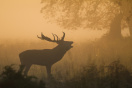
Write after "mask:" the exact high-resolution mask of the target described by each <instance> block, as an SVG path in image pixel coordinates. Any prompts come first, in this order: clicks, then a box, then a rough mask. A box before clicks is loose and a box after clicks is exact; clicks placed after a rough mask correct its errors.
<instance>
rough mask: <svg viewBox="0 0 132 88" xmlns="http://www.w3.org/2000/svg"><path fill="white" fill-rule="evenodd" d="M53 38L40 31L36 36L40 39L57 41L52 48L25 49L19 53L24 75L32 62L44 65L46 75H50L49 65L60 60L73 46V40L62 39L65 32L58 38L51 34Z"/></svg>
mask: <svg viewBox="0 0 132 88" xmlns="http://www.w3.org/2000/svg"><path fill="white" fill-rule="evenodd" d="M52 35H53V37H54V40H52V39H51V38H49V37H47V36H44V35H43V33H41V37H39V36H37V37H38V38H39V39H41V40H46V41H49V42H54V43H57V44H58V45H57V46H56V47H55V48H53V49H42V50H26V51H24V52H22V53H20V54H19V57H20V62H21V65H23V66H24V69H25V70H24V75H27V73H28V71H29V69H30V67H31V66H32V65H33V64H36V65H42V66H46V70H47V76H48V77H49V76H51V67H52V65H53V64H55V63H56V62H58V61H60V60H61V59H62V58H63V56H64V55H65V54H66V52H67V51H68V50H70V49H71V48H72V47H73V46H72V44H73V41H64V38H65V33H64V32H63V37H62V38H61V39H59V38H58V36H57V35H56V34H52Z"/></svg>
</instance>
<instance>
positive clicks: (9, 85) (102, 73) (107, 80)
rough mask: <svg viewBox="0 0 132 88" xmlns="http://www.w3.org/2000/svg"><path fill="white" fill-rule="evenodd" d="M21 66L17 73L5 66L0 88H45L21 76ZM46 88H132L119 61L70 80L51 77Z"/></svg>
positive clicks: (130, 77) (130, 76) (94, 67)
mask: <svg viewBox="0 0 132 88" xmlns="http://www.w3.org/2000/svg"><path fill="white" fill-rule="evenodd" d="M22 71H23V70H22V66H20V69H19V70H18V71H16V70H14V69H13V68H12V65H11V66H5V67H4V71H3V72H2V73H1V75H0V88H45V84H44V82H43V81H39V82H38V81H37V80H36V79H37V78H36V77H33V76H24V75H22ZM46 86H47V88H132V74H131V71H129V70H128V69H127V68H126V67H125V66H124V65H122V64H121V63H120V61H114V62H112V63H111V64H109V65H108V66H104V65H101V66H99V67H98V66H97V65H94V64H91V65H89V66H88V67H85V68H84V69H83V72H82V73H81V74H78V76H75V77H74V78H72V79H70V80H64V81H62V82H61V81H59V80H56V79H55V78H53V77H51V78H50V79H49V80H48V81H47V82H46Z"/></svg>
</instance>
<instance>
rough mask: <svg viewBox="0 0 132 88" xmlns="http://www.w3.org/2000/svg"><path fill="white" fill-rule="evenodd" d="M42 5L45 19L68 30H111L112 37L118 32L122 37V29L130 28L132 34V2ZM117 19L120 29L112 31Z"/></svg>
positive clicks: (51, 0) (54, 0)
mask: <svg viewBox="0 0 132 88" xmlns="http://www.w3.org/2000/svg"><path fill="white" fill-rule="evenodd" d="M41 3H43V5H44V6H43V8H42V9H41V12H42V13H43V14H44V17H45V18H47V19H48V20H50V21H53V22H57V23H58V24H59V25H60V26H62V27H64V28H66V29H78V28H83V29H87V28H90V29H102V30H103V29H110V32H109V33H110V35H113V33H114V32H116V31H118V32H116V33H115V35H116V34H117V35H121V33H120V31H121V28H125V27H129V30H130V33H132V26H131V24H132V6H131V4H132V0H42V1H41ZM118 16H120V19H119V18H118ZM117 18H118V21H117V22H118V23H117V24H118V26H119V27H118V29H116V30H114V29H115V28H114V29H113V30H111V29H112V23H113V22H115V20H117ZM123 22H124V23H123ZM122 23H123V24H122ZM115 35H113V36H115ZM118 37H119V36H118Z"/></svg>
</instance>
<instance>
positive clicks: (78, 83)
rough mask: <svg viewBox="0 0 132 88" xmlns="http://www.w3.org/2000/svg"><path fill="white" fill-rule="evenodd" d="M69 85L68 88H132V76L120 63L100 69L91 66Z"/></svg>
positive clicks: (113, 63) (116, 62) (69, 82)
mask: <svg viewBox="0 0 132 88" xmlns="http://www.w3.org/2000/svg"><path fill="white" fill-rule="evenodd" d="M67 85H69V86H70V87H68V88H132V75H131V72H130V71H128V69H127V68H126V67H125V66H123V65H122V64H120V62H119V61H114V62H112V63H111V64H109V65H108V66H100V67H99V68H98V69H97V66H96V65H91V66H89V67H88V68H86V69H85V70H84V72H83V73H82V75H81V76H80V77H76V78H74V79H72V80H71V81H68V82H67Z"/></svg>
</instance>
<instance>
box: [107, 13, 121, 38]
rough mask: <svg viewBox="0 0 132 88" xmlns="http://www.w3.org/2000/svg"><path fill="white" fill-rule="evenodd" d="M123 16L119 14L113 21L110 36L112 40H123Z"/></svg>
mask: <svg viewBox="0 0 132 88" xmlns="http://www.w3.org/2000/svg"><path fill="white" fill-rule="evenodd" d="M122 17H123V16H122V14H121V13H120V14H118V15H116V16H115V18H114V19H113V21H112V22H111V24H110V32H109V36H110V37H112V38H121V37H122V35H121V20H122Z"/></svg>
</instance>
